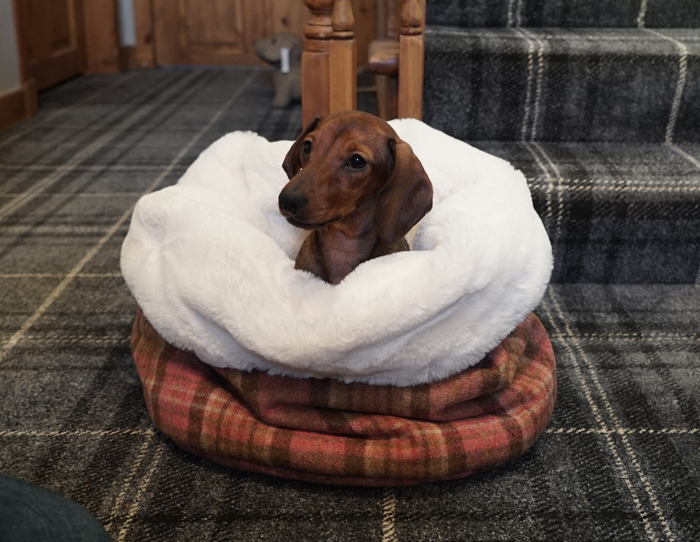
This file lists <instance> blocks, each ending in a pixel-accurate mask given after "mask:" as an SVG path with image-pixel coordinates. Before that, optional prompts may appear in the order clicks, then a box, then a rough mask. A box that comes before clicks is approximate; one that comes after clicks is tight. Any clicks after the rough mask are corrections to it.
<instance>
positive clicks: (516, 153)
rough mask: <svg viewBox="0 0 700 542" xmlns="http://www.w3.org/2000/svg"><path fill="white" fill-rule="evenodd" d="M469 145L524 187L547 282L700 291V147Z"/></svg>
mask: <svg viewBox="0 0 700 542" xmlns="http://www.w3.org/2000/svg"><path fill="white" fill-rule="evenodd" d="M474 145H475V146H477V147H479V148H481V149H482V150H484V151H486V152H488V153H490V154H495V155H497V156H500V157H502V158H504V159H506V160H508V161H509V162H511V163H512V164H513V165H514V166H515V167H516V168H517V169H519V170H521V171H522V172H523V173H524V175H525V177H526V178H527V179H528V184H529V186H530V189H531V192H532V198H533V204H534V206H535V209H536V211H537V212H538V214H539V215H540V217H541V218H542V222H543V224H544V227H545V229H546V230H547V234H548V235H549V238H550V240H551V241H552V248H553V253H554V269H553V273H552V281H553V282H599V283H667V284H668V283H671V284H673V283H691V284H693V283H696V282H698V281H700V145H685V146H679V145H649V144H642V145H619V144H591V143H586V144H581V143H536V142H535V143H517V142H497V141H492V142H486V141H478V142H474ZM468 167H469V164H465V168H468ZM698 283H700V282H698Z"/></svg>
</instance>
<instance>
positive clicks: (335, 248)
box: [279, 111, 433, 284]
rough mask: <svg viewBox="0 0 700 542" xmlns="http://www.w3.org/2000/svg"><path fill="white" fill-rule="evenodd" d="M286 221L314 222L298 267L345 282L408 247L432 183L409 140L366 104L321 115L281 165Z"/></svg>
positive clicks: (428, 201) (428, 202)
mask: <svg viewBox="0 0 700 542" xmlns="http://www.w3.org/2000/svg"><path fill="white" fill-rule="evenodd" d="M282 167H283V168H284V171H285V172H286V173H287V176H288V177H289V179H290V180H289V183H287V185H286V186H285V187H284V188H283V189H282V192H280V195H279V209H280V212H281V213H282V215H283V216H284V217H285V218H286V219H287V221H288V222H289V223H290V224H292V225H294V226H297V227H299V228H304V229H307V230H312V231H311V233H310V235H309V236H308V237H307V238H306V239H305V240H304V243H303V244H302V246H301V248H300V249H299V253H298V254H297V257H296V263H295V268H296V269H303V270H305V271H309V272H311V273H313V274H314V275H316V276H318V277H320V278H321V279H323V280H325V281H326V282H330V283H331V284H338V283H339V282H340V281H342V280H343V279H344V278H345V277H346V276H347V275H348V274H349V273H350V272H351V271H352V270H353V269H355V268H356V267H357V266H358V265H360V264H361V263H362V262H364V261H366V260H369V259H371V258H377V257H379V256H384V255H386V254H392V253H394V252H400V251H403V250H408V243H407V242H406V239H404V235H406V233H407V232H408V231H409V230H410V229H411V228H412V227H413V226H414V225H415V224H416V223H417V222H418V221H419V220H420V219H421V218H423V216H425V214H426V213H427V212H428V211H430V209H431V208H432V206H433V185H432V184H431V183H430V179H428V176H427V175H426V173H425V171H424V170H423V166H422V165H421V163H420V161H419V160H418V158H416V156H415V155H414V154H413V151H412V150H411V147H410V146H409V145H408V143H406V142H404V141H402V140H401V139H399V137H398V136H397V135H396V132H394V130H393V129H392V128H391V126H389V124H387V123H386V122H384V121H383V120H381V119H379V118H378V117H375V116H373V115H370V114H368V113H362V112H359V111H343V112H341V113H334V114H332V115H328V116H327V117H323V118H321V119H319V118H318V117H316V118H315V119H314V120H313V121H312V122H311V124H309V126H307V127H306V129H305V130H304V131H303V132H302V134H301V135H300V136H299V138H298V139H297V140H296V141H295V142H294V144H293V145H292V148H291V149H290V150H289V153H288V154H287V156H286V158H285V159H284V163H283V165H282Z"/></svg>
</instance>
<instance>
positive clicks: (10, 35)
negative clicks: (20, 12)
mask: <svg viewBox="0 0 700 542" xmlns="http://www.w3.org/2000/svg"><path fill="white" fill-rule="evenodd" d="M20 84H21V81H20V77H19V54H18V51H17V34H16V33H15V17H14V12H13V10H12V0H0V94H3V93H5V92H7V91H9V90H15V89H17V88H19V87H20Z"/></svg>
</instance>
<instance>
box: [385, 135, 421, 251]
mask: <svg viewBox="0 0 700 542" xmlns="http://www.w3.org/2000/svg"><path fill="white" fill-rule="evenodd" d="M389 149H390V151H391V154H392V156H393V158H394V167H393V170H392V172H391V175H390V177H389V180H388V181H387V183H386V184H385V185H384V187H383V188H382V190H381V192H380V193H379V206H378V210H377V233H378V234H379V239H380V240H381V242H382V243H384V244H385V245H393V244H394V243H396V242H397V241H398V240H399V239H401V238H402V237H403V236H404V235H406V234H407V233H408V231H409V230H410V229H411V228H412V227H413V226H415V225H416V224H417V223H418V221H419V220H420V219H421V218H423V217H424V216H425V215H426V214H427V213H428V211H430V209H432V208H433V185H432V183H431V182H430V179H429V178H428V175H427V174H426V173H425V170H424V169H423V165H422V164H421V163H420V160H418V158H417V157H416V155H415V154H413V149H411V146H410V145H409V144H408V143H406V142H405V141H401V140H400V139H398V140H393V139H392V140H389Z"/></svg>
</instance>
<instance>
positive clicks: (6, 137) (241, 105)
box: [0, 69, 700, 542]
mask: <svg viewBox="0 0 700 542" xmlns="http://www.w3.org/2000/svg"><path fill="white" fill-rule="evenodd" d="M271 98H272V91H271V89H270V87H269V85H268V81H267V73H266V72H257V71H251V70H243V69H241V70H230V71H146V72H138V73H128V74H124V75H120V76H114V77H106V76H99V77H98V76H91V77H83V78H80V79H77V80H74V81H71V82H68V83H66V84H64V85H61V86H59V87H57V88H55V89H54V90H51V91H49V92H47V93H45V94H43V95H42V96H41V110H40V113H39V115H38V116H37V117H36V118H34V119H32V120H31V121H29V122H27V123H24V124H22V125H20V126H18V127H16V128H14V129H13V130H10V131H7V132H4V133H2V134H0V290H1V292H2V295H0V307H1V308H2V319H0V339H1V340H2V342H1V343H0V344H1V346H0V397H1V398H2V399H1V400H0V472H2V473H4V474H7V475H11V476H15V477H18V478H21V479H24V480H28V481H31V482H34V483H36V484H39V485H40V486H42V487H45V488H48V489H51V490H54V491H56V492H58V493H60V494H62V495H64V496H66V497H69V498H71V499H74V500H76V501H78V502H79V503H81V504H83V505H84V506H86V507H87V508H88V509H89V510H90V511H91V512H92V513H94V514H95V515H96V516H97V518H98V519H99V520H100V521H101V522H102V523H103V524H105V525H106V526H107V529H108V530H109V532H110V534H111V535H112V536H113V538H114V539H115V540H120V541H121V540H124V541H126V540H131V541H136V542H142V541H146V542H147V541H155V540H158V541H168V542H171V541H207V540H241V541H249V540H279V541H285V542H287V541H290V540H304V541H363V540H374V541H380V540H381V541H401V542H403V541H409V542H412V541H439V540H453V541H456V540H518V541H523V540H551V541H559V540H582V541H587V540H600V541H608V540H614V541H627V540H629V541H639V540H659V541H661V540H676V541H688V542H691V541H696V540H698V539H700V504H699V503H700V394H699V393H698V391H697V390H698V389H700V361H699V357H698V354H700V341H699V339H700V336H699V330H700V289H699V287H698V286H694V285H693V284H684V285H671V284H667V285H602V284H598V285H596V284H559V285H553V286H551V287H550V289H549V290H548V292H547V295H546V297H545V299H544V301H543V303H542V305H541V306H540V308H539V309H538V311H537V313H538V315H539V316H540V317H541V318H542V320H543V321H544V323H545V326H546V327H547V329H548V331H549V333H550V334H551V338H552V341H553V344H554V348H555V353H556V356H557V363H558V368H559V371H558V373H559V376H558V378H559V394H558V401H557V405H556V408H555V412H554V417H553V419H552V422H551V424H550V426H549V428H548V429H547V431H546V433H545V434H544V435H543V437H542V439H541V440H540V441H539V442H538V444H537V445H536V446H535V447H534V448H533V449H532V450H530V451H529V452H528V453H526V454H525V455H524V456H523V457H521V458H520V459H518V460H517V461H514V462H512V463H510V464H508V465H506V466H504V467H501V468H498V469H495V470H493V471H491V472H488V473H485V474H482V475H479V476H475V477H473V478H470V479H466V480H462V481H456V482H449V483H440V484H428V485H424V486H420V487H413V488H401V489H392V490H382V489H358V488H342V487H340V488H339V487H323V486H315V485H310V484H303V483H294V482H289V481H284V480H279V479H274V478H270V477H266V476H261V475H251V474H246V473H241V472H236V471H232V470H227V469H223V468H220V467H217V466H215V465H213V464H211V463H209V462H207V461H202V460H199V459H197V458H195V457H193V456H191V455H189V454H187V453H185V452H183V451H180V450H179V449H177V448H176V447H175V446H174V445H173V444H172V443H171V442H169V441H168V439H166V438H165V437H163V436H161V435H159V434H157V433H155V432H154V431H153V429H152V425H151V423H150V421H149V419H148V415H147V413H146V410H145V407H144V404H143V401H142V398H141V389H140V384H139V382H138V379H137V376H136V371H135V369H134V366H133V362H132V360H131V356H130V350H129V333H130V325H131V321H132V318H133V316H134V311H135V304H134V300H133V299H132V297H131V295H130V293H129V291H128V290H127V288H126V286H125V284H124V282H123V280H122V279H121V277H120V275H119V251H120V246H121V242H122V240H123V238H124V235H125V234H126V230H127V227H128V223H129V216H130V212H131V209H132V207H133V205H134V203H135V202H136V200H137V199H138V198H139V197H140V196H141V195H142V194H144V193H146V192H149V191H151V190H155V189H158V188H161V187H164V186H167V185H170V184H172V183H174V182H176V181H177V179H178V177H179V176H180V175H181V174H182V173H183V171H184V169H185V168H186V167H187V165H188V164H190V163H191V162H192V161H193V160H194V158H195V157H196V156H197V155H198V153H199V152H201V151H202V150H203V149H204V148H205V147H206V146H208V145H209V144H210V143H211V142H213V141H214V140H216V139H217V138H218V137H220V136H222V135H223V134H225V133H227V132H230V131H232V130H254V131H256V132H259V133H261V134H262V135H264V136H265V137H268V138H270V139H280V138H284V139H289V138H293V137H295V135H296V134H297V132H298V130H299V123H300V110H299V108H298V107H297V108H291V109H288V110H283V111H274V110H270V109H269V103H270V101H271ZM478 145H479V146H481V147H482V148H484V149H486V150H488V151H489V152H493V153H495V154H498V155H500V156H503V157H505V158H507V159H509V160H511V161H512V162H514V163H515V164H516V166H517V167H519V168H522V169H523V170H524V171H525V173H526V175H527V177H528V178H529V179H530V182H531V184H532V187H533V191H534V193H535V196H534V197H535V202H536V204H537V205H538V209H539V210H540V212H541V213H543V217H544V219H545V223H546V225H547V228H548V231H549V232H550V234H553V235H554V236H555V238H556V241H555V246H558V247H559V250H560V252H561V256H559V258H558V260H557V261H558V263H557V266H558V267H557V271H556V273H557V274H558V276H560V277H564V278H567V277H569V278H571V279H572V280H573V279H575V278H577V277H578V278H581V277H584V278H585V277H589V278H591V279H592V280H593V279H595V280H598V278H600V280H605V279H606V278H609V279H611V280H612V279H614V278H615V277H618V278H619V277H621V276H623V271H622V269H624V267H625V266H627V267H628V268H629V270H628V271H627V272H628V273H632V276H635V274H640V275H641V274H643V273H642V271H640V270H639V269H637V268H638V267H646V268H648V269H647V271H646V272H645V273H650V275H648V274H646V276H652V277H660V278H664V277H665V274H666V271H664V269H669V270H672V273H671V274H672V276H673V278H674V281H677V282H681V281H684V282H691V283H692V282H694V281H695V280H696V278H697V270H698V263H700V260H699V259H698V254H697V251H698V249H697V241H692V242H688V243H687V244H688V245H689V247H690V248H687V250H688V252H687V253H686V256H685V257H686V258H687V259H688V260H689V261H690V262H691V264H692V265H691V264H687V262H684V261H680V260H681V259H682V258H681V259H679V260H678V261H673V262H670V264H669V265H667V263H668V262H667V260H665V259H663V254H664V250H668V251H669V252H673V253H676V252H677V251H679V250H685V248H683V245H684V243H683V242H682V240H677V241H676V244H675V245H674V235H676V234H679V233H683V228H681V227H680V226H678V227H676V226H674V228H676V229H675V230H673V229H668V231H666V230H665V227H666V225H667V224H666V219H665V218H663V215H662V216H660V217H657V216H656V215H654V214H653V212H656V211H658V210H659V208H656V207H653V206H652V207H645V206H644V205H645V201H647V200H645V199H644V198H643V197H642V198H641V199H635V198H636V197H637V196H635V194H637V195H638V194H639V193H640V192H645V191H647V190H652V189H653V190H655V191H656V193H658V194H660V196H661V197H662V198H670V199H671V200H672V199H673V198H675V197H677V196H678V194H677V191H676V192H674V191H673V190H670V189H668V188H667V184H673V183H677V184H678V185H679V186H680V185H684V184H693V183H695V182H696V181H697V180H698V175H699V173H700V166H697V165H696V164H695V162H693V160H696V161H697V160H698V158H699V157H700V152H698V148H697V147H696V146H693V145H682V146H678V147H677V149H676V148H666V147H661V146H654V145H651V146H649V147H644V148H642V147H633V146H627V145H599V146H594V147H591V146H585V145H581V144H566V143H562V144H549V143H538V144H534V143H502V142H490V143H489V142H480V143H478ZM577 145H578V146H577ZM659 153H661V154H659ZM686 155H687V156H686ZM688 156H690V157H694V158H693V159H689V158H688ZM640 160H642V162H641V165H640ZM664 164H666V166H664ZM668 164H671V165H670V166H668ZM664 170H665V175H667V176H666V177H663V176H662V173H663V171H664ZM557 172H558V173H557ZM637 177H639V179H640V180H639V181H638V182H639V183H640V184H638V185H634V186H638V187H639V189H638V190H636V191H632V192H631V193H630V195H629V196H625V197H628V198H629V199H628V200H624V201H623V202H622V203H620V205H619V206H617V207H605V206H603V207H602V209H601V208H599V206H600V205H602V204H601V203H600V201H601V200H600V198H601V197H602V195H604V194H605V193H606V191H615V190H619V189H621V188H622V187H624V186H627V185H629V184H630V183H632V182H633V181H635V179H637ZM664 183H666V184H664ZM576 190H581V191H582V192H581V193H582V194H584V196H585V197H584V196H582V197H580V198H574V199H577V201H579V204H577V205H569V203H567V198H570V197H573V196H570V194H569V192H572V193H573V192H575V191H576ZM605 205H607V204H605ZM693 205H695V204H694V203H690V204H687V207H683V204H682V203H678V208H679V209H680V211H679V212H680V213H681V214H683V215H684V216H685V217H686V218H687V220H688V222H687V223H686V230H687V232H686V233H687V236H688V238H693V239H695V238H694V237H693V236H694V235H697V220H698V215H697V213H696V209H697V208H696V207H694V206H693ZM606 213H612V215H611V216H609V217H608V219H609V220H611V221H613V223H615V224H617V225H618V226H619V228H620V229H619V236H617V237H610V236H609V235H608V234H607V233H605V232H606V231H607V230H606V229H605V224H603V223H600V222H598V223H594V222H592V223H591V224H590V225H589V226H587V227H586V228H587V229H586V230H585V232H586V233H585V234H584V233H581V232H583V231H584V230H580V231H579V230H578V229H577V228H578V226H576V227H574V226H571V225H570V224H574V223H575V222H576V221H577V220H578V221H585V220H587V219H588V218H590V216H593V215H596V216H598V220H599V221H605V220H606V218H605V216H606ZM649 213H651V214H649ZM654 217H655V218H654ZM635 228H636V229H637V230H638V231H637V233H638V236H637V237H635ZM692 230H695V231H692ZM577 231H578V232H579V233H576V232H577ZM615 231H618V230H617V229H615ZM674 232H675V233H674ZM643 235H649V236H651V237H650V238H652V239H654V241H653V242H651V241H650V242H649V243H648V245H649V247H648V251H649V253H650V254H655V255H656V256H654V257H658V258H661V259H659V260H658V261H653V258H652V260H649V261H648V262H647V261H644V260H642V261H640V260H636V259H635V258H636V256H634V254H635V252H634V251H635V250H638V251H642V253H643V251H644V250H647V249H645V248H644V247H646V246H647V244H645V242H644V237H643ZM597 236H601V239H600V243H599V245H594V244H593V245H592V244H591V243H592V242H593V240H595V239H596V238H597ZM635 240H636V241H637V248H635V249H628V248H627V247H628V246H629V244H631V245H634V241H635ZM693 243H695V244H693ZM596 247H598V248H596ZM625 251H627V252H625ZM589 252H590V253H591V254H589ZM599 260H600V261H599ZM595 262H598V263H595ZM620 262H626V263H624V265H622V264H621V263H620ZM635 262H636V263H635ZM693 266H694V267H693ZM659 267H661V268H663V269H661V270H659V269H658V268H659ZM669 272H671V271H669ZM567 280H568V278H567ZM669 282H672V281H669Z"/></svg>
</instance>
